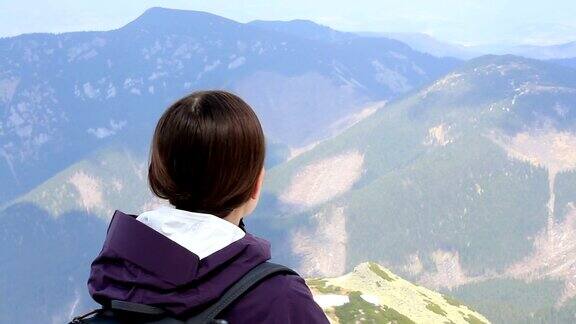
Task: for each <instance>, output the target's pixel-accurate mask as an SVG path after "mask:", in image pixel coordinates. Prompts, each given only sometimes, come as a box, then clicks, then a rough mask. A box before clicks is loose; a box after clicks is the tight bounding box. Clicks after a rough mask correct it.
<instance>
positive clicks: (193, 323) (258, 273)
mask: <svg viewBox="0 0 576 324" xmlns="http://www.w3.org/2000/svg"><path fill="white" fill-rule="evenodd" d="M280 273H285V274H294V275H298V273H296V271H294V270H292V269H290V268H287V267H285V266H283V265H280V264H276V263H271V262H264V263H262V264H260V265H258V266H256V267H254V268H253V269H252V270H250V271H249V272H248V273H247V274H245V275H244V277H242V278H241V279H240V280H239V281H238V282H236V283H235V284H234V285H233V286H232V287H230V288H229V289H228V290H227V291H226V292H225V293H224V295H222V297H220V299H219V300H218V301H217V302H216V303H215V304H213V305H211V306H210V307H208V308H207V309H205V310H204V311H202V312H201V313H199V314H198V315H195V316H193V317H191V318H189V319H188V320H186V324H206V323H212V322H213V321H214V320H215V318H216V316H218V314H220V313H221V312H222V311H223V310H224V309H225V308H226V307H228V306H229V305H230V304H232V303H233V302H234V301H235V300H237V299H238V298H239V297H240V296H242V295H243V294H244V293H245V292H246V291H248V290H249V289H250V288H252V287H253V286H255V285H256V284H257V283H259V282H260V281H262V280H264V279H265V278H268V277H270V276H272V275H275V274H280Z"/></svg>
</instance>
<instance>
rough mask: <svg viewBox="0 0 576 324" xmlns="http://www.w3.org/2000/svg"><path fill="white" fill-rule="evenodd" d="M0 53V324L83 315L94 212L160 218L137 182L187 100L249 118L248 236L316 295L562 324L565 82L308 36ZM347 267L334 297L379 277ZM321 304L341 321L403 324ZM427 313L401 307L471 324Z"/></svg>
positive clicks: (569, 166)
mask: <svg viewBox="0 0 576 324" xmlns="http://www.w3.org/2000/svg"><path fill="white" fill-rule="evenodd" d="M0 51H1V52H2V53H3V56H2V59H0V107H2V110H0V111H2V112H3V114H2V115H0V156H1V158H0V179H1V180H2V182H3V185H2V186H0V206H2V207H0V228H1V229H2V231H3V235H2V240H3V244H2V248H0V273H2V274H4V275H3V276H0V295H1V296H8V295H10V296H11V297H10V298H9V299H7V302H2V303H0V322H26V321H42V320H45V319H47V318H49V319H52V322H57V323H60V322H62V321H63V319H67V318H69V315H70V314H74V313H77V312H78V311H81V310H84V309H87V308H89V307H91V305H93V304H91V302H90V299H89V297H88V296H87V294H86V292H85V288H86V287H85V278H86V273H87V271H88V267H89V262H90V260H91V258H93V257H94V256H95V255H96V253H97V252H98V249H99V247H100V244H101V241H102V239H103V236H104V232H105V228H106V222H107V220H108V219H109V217H110V216H111V214H112V212H113V211H114V209H120V210H123V211H126V212H130V213H139V212H141V211H144V210H147V209H150V208H152V207H154V206H156V205H158V204H162V203H165V202H162V201H160V200H158V199H154V198H153V197H152V195H151V194H150V191H149V190H148V188H147V185H146V180H145V179H146V161H147V153H148V152H147V150H148V145H149V139H150V134H151V132H152V129H153V127H154V124H155V122H156V120H157V118H158V116H159V114H160V113H161V112H162V111H163V110H164V109H165V108H166V106H167V105H168V104H169V103H170V102H171V101H173V100H175V99H176V98H178V97H179V96H182V95H184V94H185V93H188V92H190V91H192V90H194V89H203V88H225V89H229V90H233V91H235V92H237V93H239V94H240V95H241V96H243V97H244V98H246V99H247V100H248V102H249V103H251V104H252V105H253V106H254V107H255V109H256V110H257V113H258V115H259V116H260V118H261V120H262V121H263V124H264V127H265V132H266V135H267V137H268V139H269V143H270V150H269V152H270V153H269V156H268V160H267V168H268V172H267V179H266V183H265V190H264V192H263V196H262V199H261V202H260V205H259V207H258V208H257V210H256V211H255V213H254V215H251V216H250V217H249V218H247V220H246V223H247V225H248V229H249V230H250V231H252V232H255V233H257V234H259V235H261V236H263V237H266V238H268V239H270V240H271V241H272V243H273V247H274V248H273V251H274V258H275V259H276V260H278V261H280V262H283V263H286V264H289V265H292V266H295V267H297V268H298V270H299V271H301V272H302V273H303V274H306V275H307V276H309V277H311V276H313V277H319V278H320V277H322V278H328V279H325V280H324V281H317V282H313V283H314V285H315V286H316V289H317V290H318V291H320V292H321V291H322V289H324V288H326V287H325V286H323V283H325V282H341V283H342V285H344V281H339V280H343V279H338V278H340V276H342V275H344V274H345V273H346V272H349V271H351V270H352V269H353V268H354V267H355V266H356V265H358V264H361V263H363V262H366V261H375V262H377V263H379V264H383V265H385V266H386V267H387V268H390V269H392V270H393V271H394V272H396V273H399V274H401V275H402V276H404V277H406V278H408V279H409V280H411V281H414V282H416V283H418V284H421V285H424V286H426V287H428V288H431V289H437V290H441V291H443V292H448V293H449V294H451V295H455V296H456V297H457V298H459V299H461V300H462V301H463V302H465V303H466V304H467V305H471V307H474V308H475V309H478V310H479V311H480V312H481V313H482V314H484V315H485V316H486V317H487V318H488V319H490V320H493V321H494V322H497V323H525V322H569V321H568V320H567V319H569V318H570V316H572V318H573V315H574V313H575V312H576V298H574V296H575V295H576V290H574V289H573V288H572V287H574V285H575V283H574V281H573V279H572V278H574V276H576V270H575V269H576V263H573V260H576V248H574V246H573V244H572V242H574V241H576V223H575V221H574V220H575V219H576V218H575V217H576V185H575V184H576V171H575V170H576V156H575V155H574V152H576V150H575V148H576V135H575V134H576V107H575V105H576V72H575V70H573V69H572V68H570V67H569V66H570V65H571V64H572V63H571V60H553V61H546V62H543V61H537V60H532V59H526V58H522V57H517V56H510V55H507V56H494V55H490V56H482V57H479V58H475V59H472V60H470V61H468V62H466V63H464V62H462V61H460V60H457V59H452V58H443V59H440V58H437V57H434V56H431V55H429V54H423V53H421V52H419V51H416V50H414V49H412V48H410V47H409V46H408V45H406V44H404V43H402V42H399V41H396V40H391V39H388V38H385V37H380V36H378V37H372V36H369V37H368V36H359V35H356V34H350V33H343V32H339V31H335V30H333V29H330V28H328V27H324V26H321V25H317V24H314V23H311V22H309V21H303V20H295V21H290V22H267V21H254V22H250V23H247V24H240V23H237V22H234V21H231V20H228V19H225V18H222V17H218V16H215V15H211V14H207V13H201V12H190V11H181V10H169V9H162V8H154V9H151V10H149V11H147V12H146V13H144V14H143V15H142V16H141V17H139V18H138V19H136V20H135V21H134V22H132V23H130V24H128V25H126V26H124V27H122V28H120V29H118V30H114V31H108V32H79V33H65V34H59V35H50V34H31V35H22V36H18V37H13V38H5V39H0ZM39 247H41V248H40V250H38V249H39ZM366 267H368V268H370V266H369V264H364V265H362V266H361V267H360V268H359V269H360V270H357V271H355V272H353V274H352V275H346V276H348V277H346V276H344V277H346V278H350V276H351V277H354V278H357V277H358V278H366V277H367V276H368V277H370V278H373V276H374V273H379V272H378V270H376V272H374V271H372V274H371V273H370V271H367V270H366ZM378 269H381V268H378ZM381 270H382V269H381ZM382 271H384V272H385V273H387V274H389V272H388V270H382ZM390 275H391V276H392V274H390ZM344 277H342V278H344ZM354 280H356V279H354ZM354 280H352V281H354ZM354 282H356V281H354ZM398 282H400V281H398ZM402 282H403V283H404V281H402ZM321 283H322V284H321ZM318 284H320V285H318ZM380 284H381V283H380ZM331 285H332V284H331ZM374 285H376V284H375V283H374V282H371V283H370V285H367V287H366V289H373V288H374ZM340 287H341V288H343V289H345V290H346V293H345V295H347V296H348V300H349V301H350V302H352V301H354V303H352V304H353V306H354V307H357V306H359V305H360V306H359V307H361V309H362V312H365V311H370V312H375V311H378V312H383V314H387V315H386V316H388V315H390V314H394V316H396V313H399V314H400V315H402V316H406V317H407V318H412V319H411V320H414V318H413V317H412V316H413V315H414V314H412V315H411V314H407V313H405V312H404V311H400V310H399V309H398V308H397V307H392V306H391V304H379V305H380V308H378V306H376V308H373V307H372V306H371V305H369V304H366V303H365V302H368V303H370V301H367V300H366V299H362V294H360V297H359V296H358V293H357V291H358V290H359V289H357V288H353V287H352V288H350V287H348V286H346V285H344V286H340ZM410 287H411V288H410V289H412V288H414V287H413V286H410ZM396 288H397V287H396ZM396 288H395V289H396ZM410 291H412V290H410ZM414 291H418V289H416V290H414ZM349 293H350V294H349ZM424 294H428V293H427V292H424ZM431 294H432V292H431ZM434 294H436V293H434ZM30 296H34V298H30ZM434 296H436V295H434ZM508 296H514V298H509V297H508ZM336 298H342V297H336ZM359 298H360V299H359ZM432 299H433V301H432V303H433V304H434V305H432V306H430V305H429V304H427V303H426V302H425V300H427V298H425V297H424V296H423V297H422V299H421V300H418V305H420V306H422V305H424V308H426V309H428V310H430V311H432V313H436V314H437V315H438V314H439V313H441V314H442V313H444V312H446V313H447V314H452V315H454V316H460V319H462V318H468V319H469V322H471V323H475V322H474V319H473V318H472V317H466V316H465V314H468V313H466V312H465V314H460V315H457V314H456V313H454V312H452V309H451V308H450V309H451V311H450V312H448V308H449V307H450V306H447V305H446V304H445V303H444V302H442V304H440V303H439V302H438V301H434V300H436V297H434V298H432ZM446 302H447V303H448V304H450V302H449V301H446ZM372 304H374V303H372ZM21 305H26V308H25V309H23V310H22V311H21V312H13V311H12V310H14V309H16V308H18V307H22V306H21ZM374 305H375V304H374ZM435 305H436V306H438V307H439V308H440V310H439V309H438V307H436V306H435ZM341 306H342V307H341V308H334V307H332V310H331V311H333V312H336V313H335V314H336V315H337V314H338V312H344V313H339V314H341V315H342V314H344V315H342V316H352V318H356V317H354V316H357V315H358V312H359V311H356V308H354V307H350V305H348V306H344V305H341ZM428 306H430V307H431V308H432V309H430V307H428ZM338 307H339V306H338ZM414 307H419V306H414ZM329 308H330V307H329ZM390 309H392V310H390ZM453 310H454V311H455V312H457V310H456V309H453ZM346 312H347V313H346ZM345 314H348V315H345ZM354 314H355V315H354ZM371 314H372V315H373V313H371ZM470 314H472V315H473V316H474V318H477V319H479V320H481V321H484V320H483V319H482V317H480V316H481V315H479V314H478V315H476V314H477V313H470ZM452 315H449V316H448V319H449V320H452V321H454V322H458V321H457V320H455V319H454V318H455V317H454V316H452ZM338 316H340V315H337V317H338ZM383 316H384V315H383ZM402 316H401V317H399V318H402V319H404V317H402ZM430 316H435V315H430ZM442 316H444V315H442ZM450 316H452V317H450ZM339 318H340V317H339ZM346 318H347V319H350V317H346ZM356 319H357V318H356ZM49 321H50V320H49ZM400 322H401V321H400ZM416 322H418V321H416Z"/></svg>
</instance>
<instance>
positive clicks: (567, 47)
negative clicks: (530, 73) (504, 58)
mask: <svg viewBox="0 0 576 324" xmlns="http://www.w3.org/2000/svg"><path fill="white" fill-rule="evenodd" d="M507 53H510V54H516V55H521V56H524V57H530V58H535V59H541V60H549V59H566V58H572V57H576V41H574V42H568V43H563V44H557V45H547V46H542V45H540V46H538V45H519V46H513V47H511V48H510V49H508V50H507Z"/></svg>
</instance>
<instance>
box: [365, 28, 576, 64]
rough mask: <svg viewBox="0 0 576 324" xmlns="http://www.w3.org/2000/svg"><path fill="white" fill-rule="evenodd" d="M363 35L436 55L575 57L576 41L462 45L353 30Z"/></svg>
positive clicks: (415, 35)
mask: <svg viewBox="0 0 576 324" xmlns="http://www.w3.org/2000/svg"><path fill="white" fill-rule="evenodd" d="M356 34H358V35H361V36H365V37H370V36H371V37H387V38H391V39H396V40H399V41H401V42H403V43H406V44H408V45H409V46H410V47H412V48H413V49H415V50H417V51H420V52H424V53H428V54H431V55H434V56H438V57H456V58H460V59H465V60H467V59H471V58H474V57H478V56H481V55H486V54H498V55H505V54H512V55H518V56H523V57H527V58H534V59H541V60H553V59H556V60H560V59H571V58H574V57H576V41H574V42H568V43H563V44H557V45H540V46H537V45H511V44H492V45H491V44H485V45H471V46H463V45H459V44H453V43H450V42H445V41H441V40H438V39H436V38H434V37H432V36H430V35H427V34H423V33H374V32H360V33H356Z"/></svg>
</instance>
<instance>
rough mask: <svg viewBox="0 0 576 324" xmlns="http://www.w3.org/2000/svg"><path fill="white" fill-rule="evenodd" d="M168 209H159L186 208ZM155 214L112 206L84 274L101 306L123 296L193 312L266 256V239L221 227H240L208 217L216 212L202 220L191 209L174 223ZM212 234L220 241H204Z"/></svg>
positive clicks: (200, 216)
mask: <svg viewBox="0 0 576 324" xmlns="http://www.w3.org/2000/svg"><path fill="white" fill-rule="evenodd" d="M167 211H169V210H166V209H165V210H163V211H160V214H161V215H166V214H171V215H175V211H179V212H184V213H187V212H186V211H180V210H175V209H172V212H169V213H167ZM191 214H195V213H191ZM205 215H207V214H205ZM145 216H147V217H145ZM150 216H151V217H150ZM156 216H158V215H157V214H156V215H155V214H150V213H148V214H147V213H144V214H142V215H140V216H139V217H138V219H136V216H135V215H129V214H125V213H123V212H121V211H118V210H117V211H115V213H114V215H113V217H112V220H111V222H110V226H109V227H108V232H107V235H106V239H105V241H104V245H103V247H102V251H101V252H100V254H99V255H98V257H97V258H96V259H95V260H94V262H93V263H92V267H91V272H90V277H89V279H88V290H89V292H90V295H91V296H92V297H93V298H94V300H96V301H97V302H99V303H100V304H102V305H106V304H107V303H108V302H109V301H110V300H111V299H116V300H125V301H131V302H136V303H143V304H148V305H153V306H157V307H161V308H164V309H166V310H168V311H170V312H172V313H174V314H176V315H182V314H188V313H190V314H193V313H195V312H198V311H201V310H202V309H204V308H205V307H207V306H209V305H210V304H211V303H213V302H215V301H216V300H218V298H219V297H220V296H221V295H222V294H223V293H224V291H226V289H227V288H229V287H230V286H231V285H232V284H234V283H235V282H236V281H238V280H239V279H240V278H242V276H243V275H244V274H246V273H247V272H248V271H250V270H251V269H252V268H253V267H255V266H257V265H258V264H260V263H262V262H265V261H267V260H269V259H270V244H269V243H268V242H267V241H265V240H263V239H260V238H257V237H255V236H253V235H251V234H249V233H245V234H244V235H239V234H238V232H237V231H236V233H235V229H232V228H226V226H230V225H232V226H233V227H235V228H236V229H240V228H239V227H237V226H236V225H233V224H231V223H228V222H227V221H224V220H222V219H219V221H223V222H226V223H227V224H224V223H222V224H220V225H218V221H215V220H210V218H209V217H216V216H213V215H207V217H208V218H206V219H208V220H209V221H208V222H203V221H202V215H201V214H196V215H195V216H196V221H194V220H193V218H194V217H192V223H189V224H188V226H180V225H186V224H180V225H179V226H174V225H175V220H174V219H172V218H170V219H161V220H160V221H159V220H158V218H157V217H156ZM180 216H186V215H180ZM191 216H194V215H191ZM206 219H205V220H206ZM179 220H180V221H183V220H184V218H179ZM176 224H178V222H176ZM178 229H180V230H178ZM181 229H184V230H181ZM226 233H227V234H228V235H225V234H226ZM214 237H222V240H216V241H213V243H212V244H207V243H206V242H205V241H206V238H212V239H214ZM200 242H204V243H203V244H201V243H200Z"/></svg>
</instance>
